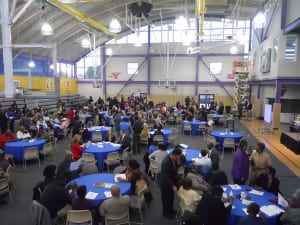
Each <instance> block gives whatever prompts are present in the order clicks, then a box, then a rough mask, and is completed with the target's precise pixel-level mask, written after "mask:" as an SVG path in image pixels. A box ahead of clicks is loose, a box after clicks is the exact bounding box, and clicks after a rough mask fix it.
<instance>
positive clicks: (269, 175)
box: [254, 166, 280, 195]
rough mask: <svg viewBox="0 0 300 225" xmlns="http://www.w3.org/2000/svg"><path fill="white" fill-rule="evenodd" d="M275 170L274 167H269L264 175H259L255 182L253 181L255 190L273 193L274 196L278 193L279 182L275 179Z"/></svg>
mask: <svg viewBox="0 0 300 225" xmlns="http://www.w3.org/2000/svg"><path fill="white" fill-rule="evenodd" d="M275 174H276V170H275V169H274V167H272V166H269V167H268V168H267V169H266V171H265V173H262V174H260V175H259V176H258V177H257V178H256V179H255V180H254V186H255V187H256V188H257V189H263V190H266V191H269V192H272V193H274V194H275V195H277V194H278V192H280V190H279V185H280V181H279V179H278V178H277V177H275Z"/></svg>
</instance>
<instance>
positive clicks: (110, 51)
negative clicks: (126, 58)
mask: <svg viewBox="0 0 300 225" xmlns="http://www.w3.org/2000/svg"><path fill="white" fill-rule="evenodd" d="M105 54H106V55H108V56H111V55H112V54H113V50H112V49H111V48H107V49H106V51H105Z"/></svg>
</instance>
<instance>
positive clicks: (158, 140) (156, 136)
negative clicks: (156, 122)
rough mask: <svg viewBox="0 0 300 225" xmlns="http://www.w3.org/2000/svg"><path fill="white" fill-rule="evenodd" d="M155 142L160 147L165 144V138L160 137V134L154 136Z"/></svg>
mask: <svg viewBox="0 0 300 225" xmlns="http://www.w3.org/2000/svg"><path fill="white" fill-rule="evenodd" d="M153 141H156V142H157V144H158V145H159V144H164V136H163V135H160V134H157V135H154V136H153Z"/></svg>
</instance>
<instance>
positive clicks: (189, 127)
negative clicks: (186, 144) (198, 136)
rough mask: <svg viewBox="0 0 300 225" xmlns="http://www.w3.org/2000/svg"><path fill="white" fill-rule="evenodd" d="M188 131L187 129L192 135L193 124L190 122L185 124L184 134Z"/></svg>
mask: <svg viewBox="0 0 300 225" xmlns="http://www.w3.org/2000/svg"><path fill="white" fill-rule="evenodd" d="M186 131H187V132H190V136H191V135H192V125H191V124H189V123H185V124H183V134H184V133H185V132H186Z"/></svg>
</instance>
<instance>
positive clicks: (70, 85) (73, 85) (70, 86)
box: [60, 78, 78, 95]
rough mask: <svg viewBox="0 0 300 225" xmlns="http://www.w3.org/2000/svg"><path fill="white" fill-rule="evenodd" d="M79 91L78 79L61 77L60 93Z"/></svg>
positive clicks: (75, 92)
mask: <svg viewBox="0 0 300 225" xmlns="http://www.w3.org/2000/svg"><path fill="white" fill-rule="evenodd" d="M77 93H78V85H77V79H71V78H60V94H61V95H67V94H77Z"/></svg>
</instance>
